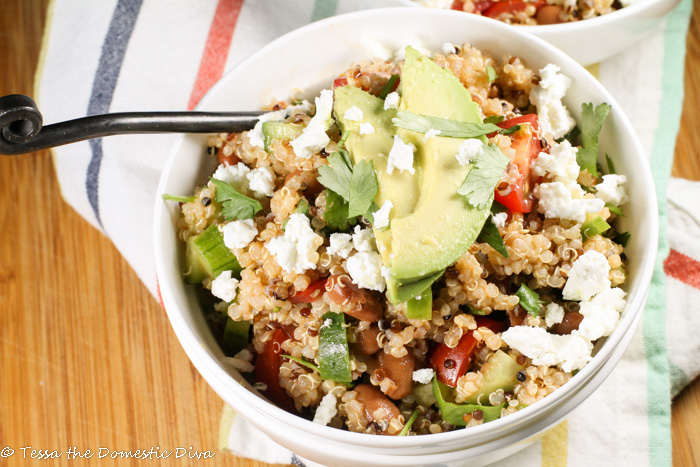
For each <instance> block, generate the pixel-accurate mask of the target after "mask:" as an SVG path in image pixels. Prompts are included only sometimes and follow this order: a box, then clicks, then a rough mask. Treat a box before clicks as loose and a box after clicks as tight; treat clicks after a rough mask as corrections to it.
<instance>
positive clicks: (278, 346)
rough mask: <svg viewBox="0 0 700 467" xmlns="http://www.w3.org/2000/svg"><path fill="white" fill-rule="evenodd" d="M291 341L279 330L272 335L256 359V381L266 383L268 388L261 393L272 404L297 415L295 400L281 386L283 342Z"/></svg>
mask: <svg viewBox="0 0 700 467" xmlns="http://www.w3.org/2000/svg"><path fill="white" fill-rule="evenodd" d="M287 339H289V336H288V335H287V333H286V332H285V331H284V330H282V329H280V328H278V329H275V330H274V331H273V333H272V339H270V340H269V341H267V342H266V343H265V348H264V349H263V351H262V352H260V353H259V354H258V356H257V357H256V358H255V380H256V381H258V382H260V383H265V385H267V388H266V389H265V390H264V391H261V392H262V393H263V394H264V395H265V397H267V398H268V399H270V401H272V403H274V404H275V405H277V406H278V407H280V408H282V409H284V410H286V411H287V412H292V413H297V411H296V408H295V407H294V400H292V398H291V397H290V396H289V394H287V391H286V390H285V389H284V388H283V387H282V386H281V385H280V380H279V378H280V366H281V365H282V342H284V341H286V340H287Z"/></svg>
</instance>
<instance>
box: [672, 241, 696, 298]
mask: <svg viewBox="0 0 700 467" xmlns="http://www.w3.org/2000/svg"><path fill="white" fill-rule="evenodd" d="M664 272H665V273H666V275H667V276H671V277H673V278H675V279H678V280H679V281H681V282H683V283H684V284H687V285H689V286H691V287H695V288H696V289H700V262H699V261H696V260H694V259H693V258H691V257H690V256H687V255H684V254H683V253H681V252H680V251H676V250H673V249H672V250H671V251H670V252H669V254H668V257H667V258H666V260H664Z"/></svg>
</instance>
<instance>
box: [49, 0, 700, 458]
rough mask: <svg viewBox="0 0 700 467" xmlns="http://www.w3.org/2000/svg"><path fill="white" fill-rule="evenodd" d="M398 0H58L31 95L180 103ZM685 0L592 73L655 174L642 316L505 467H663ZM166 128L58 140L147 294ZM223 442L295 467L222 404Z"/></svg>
mask: <svg viewBox="0 0 700 467" xmlns="http://www.w3.org/2000/svg"><path fill="white" fill-rule="evenodd" d="M400 4H401V2H398V1H397V0H355V1H352V0H315V1H312V0H264V1H262V0H199V1H197V2H191V1H188V0H107V1H100V2H94V1H92V0H54V1H53V2H52V4H51V7H50V11H49V16H48V21H47V29H46V34H45V38H44V47H43V53H42V58H41V61H40V68H39V70H38V73H37V83H36V93H35V97H37V100H38V104H39V107H40V109H41V110H42V112H43V114H44V120H45V122H46V123H53V122H58V121H63V120H68V119H72V118H79V117H82V116H85V115H86V114H98V113H106V112H120V111H139V110H164V111H166V110H185V109H191V108H193V107H194V106H195V105H196V103H197V102H198V100H199V98H201V97H202V95H203V94H204V92H205V91H206V90H207V89H208V88H209V86H211V85H212V84H213V83H214V82H215V81H216V80H217V79H218V78H219V77H220V76H221V74H222V73H223V72H224V71H225V70H228V69H230V68H231V67H233V66H234V65H236V64H237V63H238V62H240V61H241V60H242V59H243V58H245V57H246V56H248V55H249V54H250V53H252V52H253V51H255V50H257V49H259V48H260V47H261V46H263V45H264V44H266V43H268V42H269V41H271V40H272V39H274V38H276V37H278V36H280V35H282V34H284V33H286V32H288V31H290V30H292V29H295V28H297V27H299V26H302V25H304V24H306V23H309V22H311V21H315V20H318V19H321V18H323V17H326V16H330V15H333V14H341V13H345V12H348V11H352V10H358V9H363V8H370V7H382V6H395V5H396V6H398V5H400ZM690 8H691V3H690V0H684V1H683V3H682V4H681V5H680V7H679V8H678V9H676V10H675V11H674V12H673V13H672V14H671V15H670V16H669V18H668V19H667V20H666V21H665V22H664V24H663V25H662V27H661V28H659V29H658V30H657V31H656V32H654V33H653V34H652V35H651V36H650V37H649V38H648V39H647V40H645V41H644V42H642V43H639V44H637V45H636V46H634V47H632V48H631V49H629V50H628V51H625V52H624V53H622V54H620V55H618V56H616V57H613V58H611V59H609V60H607V61H605V62H604V63H601V64H600V65H599V67H597V70H596V69H594V70H593V71H594V72H596V71H597V74H598V76H599V79H600V80H601V82H602V83H603V84H604V85H605V86H606V87H607V88H608V89H609V90H610V91H611V92H612V94H613V95H614V96H615V97H616V99H617V100H618V102H619V103H620V104H621V106H622V107H623V109H624V110H625V112H626V113H627V115H628V116H629V117H630V119H631V120H632V123H633V125H634V127H635V129H636V130H637V132H638V133H639V135H640V137H641V138H642V141H643V143H644V147H645V150H646V153H647V156H648V158H649V160H650V163H651V165H652V168H653V169H654V173H655V176H656V188H657V191H658V195H659V200H660V205H659V211H660V213H661V221H662V222H661V225H662V232H661V239H662V242H661V245H660V256H659V261H658V267H657V271H656V275H655V278H654V283H653V285H652V289H651V292H650V295H649V301H648V306H647V308H646V310H645V313H644V317H643V324H642V326H640V328H639V329H638V331H637V334H636V335H635V338H634V341H633V342H632V345H631V347H630V349H629V350H628V352H627V353H626V354H625V356H624V358H623V360H622V361H621V363H620V364H619V366H618V368H617V369H616V370H615V371H614V372H613V373H612V375H611V376H610V377H609V378H608V380H607V381H606V382H605V383H604V384H603V386H602V387H601V388H600V389H599V390H598V391H597V392H596V393H595V394H594V395H593V396H591V397H590V398H589V400H587V401H586V402H585V403H584V404H583V406H582V407H581V408H580V409H578V410H577V411H575V412H574V413H572V414H571V416H570V417H569V418H568V419H567V421H565V422H563V423H562V424H561V425H559V426H558V427H557V428H555V429H554V430H553V431H552V432H551V433H550V434H548V435H547V436H545V438H544V439H543V440H542V441H541V442H538V443H536V444H535V445H533V446H531V447H529V448H527V449H525V450H524V451H522V452H521V453H519V454H517V455H515V456H514V457H513V458H510V459H508V460H506V461H504V462H503V463H502V465H513V466H515V465H518V466H523V465H528V466H529V465H544V464H543V463H546V464H547V465H564V464H569V465H572V466H584V465H585V466H599V465H652V466H670V465H671V441H670V401H671V395H670V392H669V391H670V388H671V387H673V390H674V394H675V393H676V392H677V391H678V390H679V389H680V388H681V387H683V386H684V385H685V384H687V382H688V381H690V380H692V378H694V377H695V376H696V375H697V373H698V371H700V364H699V363H698V359H697V358H694V357H695V356H696V355H697V351H698V350H699V349H698V347H700V343H699V342H700V341H698V339H697V337H696V336H698V335H700V334H699V333H698V328H699V327H700V315H698V314H697V313H693V312H692V311H693V304H694V303H698V301H700V290H699V287H700V263H699V262H698V261H700V247H698V246H697V245H696V243H695V242H694V239H697V238H699V237H700V208H699V207H698V203H697V202H696V203H688V200H697V199H699V197H700V186H699V185H698V184H696V183H693V182H688V181H684V180H671V182H670V183H669V174H670V167H671V161H672V157H673V152H674V151H673V149H674V144H675V138H676V135H677V132H678V123H679V119H680V109H681V102H682V89H683V60H684V55H685V36H686V31H687V27H688V19H689V16H690ZM222 51H223V52H222ZM594 68H595V67H594ZM174 138H175V136H173V135H134V136H121V137H110V138H105V139H103V140H98V141H92V142H90V143H87V142H85V143H76V144H73V145H70V146H65V147H61V148H57V149H55V150H54V153H55V155H56V157H55V166H56V173H57V176H58V180H59V183H60V185H61V190H62V194H63V196H64V198H65V199H66V201H67V202H68V203H69V204H70V205H71V206H73V207H74V208H75V209H76V210H77V211H78V212H79V213H80V214H81V215H82V216H83V217H84V218H85V219H86V220H87V221H88V222H90V223H91V224H92V225H94V226H95V227H96V228H98V229H100V230H101V231H102V232H104V234H105V235H107V236H108V237H109V238H110V239H111V240H112V241H113V242H114V244H115V245H116V247H117V248H118V249H119V251H120V252H121V253H122V254H123V255H124V257H125V258H126V259H127V261H128V262H129V263H130V264H131V265H132V267H133V268H134V269H135V271H136V272H137V274H138V275H139V277H140V278H141V280H142V281H143V282H144V284H145V285H146V287H148V289H149V290H150V291H151V292H152V293H153V294H154V295H156V278H155V267H154V261H153V259H152V258H153V245H152V244H151V240H150V239H151V238H152V234H151V231H152V217H153V205H154V197H155V192H156V185H157V182H158V178H159V175H160V171H161V168H162V167H163V165H164V163H165V158H166V157H167V151H166V150H164V148H168V147H169V146H170V145H171V144H172V143H173V140H174ZM667 185H668V206H667V203H666V188H667ZM633 202H634V200H633ZM650 208H651V207H650ZM667 216H668V242H667V241H666V239H667V237H666V235H665V233H666V219H667ZM669 244H670V248H671V249H670V255H669V248H668V247H669ZM664 260H666V262H665V263H662V262H663V261H664ZM664 266H665V270H666V274H667V275H668V277H669V278H668V280H666V279H667V277H666V275H664V273H663V268H664ZM666 311H668V313H666ZM664 330H665V332H664ZM601 428H602V429H601ZM610 433H615V436H610ZM221 448H222V449H223V450H225V451H228V452H231V453H233V454H235V455H239V456H244V457H252V458H256V459H261V460H264V461H266V462H272V463H295V464H298V463H300V462H301V461H300V460H299V459H298V458H297V457H295V456H294V455H293V454H292V453H290V452H289V451H287V450H286V449H284V448H282V447H280V446H278V445H276V444H275V443H273V442H272V441H271V440H269V438H267V437H266V436H265V435H264V434H262V433H260V432H259V431H258V430H256V429H255V428H253V427H252V426H250V425H249V424H247V423H246V422H245V421H244V420H242V419H241V418H240V417H235V414H234V413H233V411H232V410H231V409H229V408H227V409H226V410H225V411H224V414H223V416H222V425H221Z"/></svg>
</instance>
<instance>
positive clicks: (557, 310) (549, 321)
mask: <svg viewBox="0 0 700 467" xmlns="http://www.w3.org/2000/svg"><path fill="white" fill-rule="evenodd" d="M562 321H564V307H563V306H561V305H559V304H557V303H550V304H549V305H547V308H545V309H544V322H545V324H546V325H547V327H548V328H551V327H552V326H554V325H555V324H559V323H561V322H562Z"/></svg>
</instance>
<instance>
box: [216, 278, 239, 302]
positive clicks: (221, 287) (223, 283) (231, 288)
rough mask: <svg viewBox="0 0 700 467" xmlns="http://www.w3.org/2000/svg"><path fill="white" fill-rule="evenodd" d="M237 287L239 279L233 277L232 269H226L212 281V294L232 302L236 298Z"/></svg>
mask: <svg viewBox="0 0 700 467" xmlns="http://www.w3.org/2000/svg"><path fill="white" fill-rule="evenodd" d="M237 288H238V280H237V279H234V278H233V277H231V271H224V272H222V273H221V274H219V275H218V276H216V279H214V280H213V281H211V293H212V295H214V296H215V297H216V298H219V299H221V300H223V301H225V302H232V301H233V299H234V298H236V289H237Z"/></svg>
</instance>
